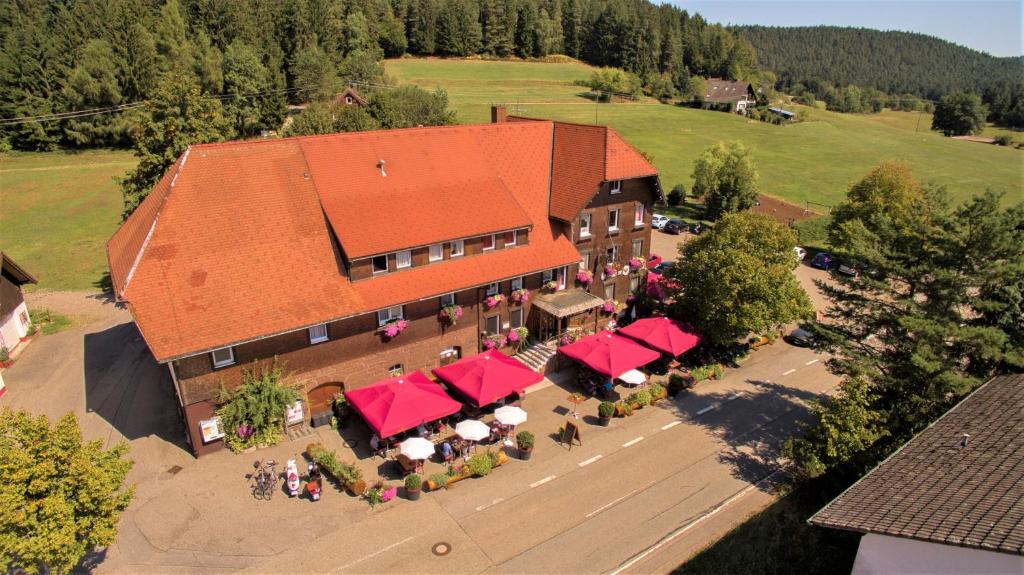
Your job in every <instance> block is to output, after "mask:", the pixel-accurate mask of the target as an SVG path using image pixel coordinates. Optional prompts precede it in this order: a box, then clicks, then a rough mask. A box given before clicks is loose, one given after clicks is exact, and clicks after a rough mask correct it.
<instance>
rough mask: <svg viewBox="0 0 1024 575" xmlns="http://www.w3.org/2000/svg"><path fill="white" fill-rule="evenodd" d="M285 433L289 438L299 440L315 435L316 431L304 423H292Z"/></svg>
mask: <svg viewBox="0 0 1024 575" xmlns="http://www.w3.org/2000/svg"><path fill="white" fill-rule="evenodd" d="M285 433H286V434H287V435H288V439H289V440H291V441H298V440H300V439H304V438H306V437H309V436H310V435H313V434H314V433H316V431H315V430H314V429H313V428H312V427H310V426H308V425H306V424H305V423H303V424H302V425H292V426H290V427H288V429H287V431H286V432H285Z"/></svg>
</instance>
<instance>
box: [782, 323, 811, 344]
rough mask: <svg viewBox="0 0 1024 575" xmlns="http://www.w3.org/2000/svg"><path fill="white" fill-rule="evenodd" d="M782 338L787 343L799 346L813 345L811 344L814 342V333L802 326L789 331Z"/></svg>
mask: <svg viewBox="0 0 1024 575" xmlns="http://www.w3.org/2000/svg"><path fill="white" fill-rule="evenodd" d="M782 339H784V340H785V341H786V343H788V344H790V345H795V346H797V347H811V344H812V343H814V334H812V333H811V332H809V331H807V330H806V329H804V328H802V327H798V328H796V329H794V330H793V331H791V332H789V335H787V336H786V337H784V338H782Z"/></svg>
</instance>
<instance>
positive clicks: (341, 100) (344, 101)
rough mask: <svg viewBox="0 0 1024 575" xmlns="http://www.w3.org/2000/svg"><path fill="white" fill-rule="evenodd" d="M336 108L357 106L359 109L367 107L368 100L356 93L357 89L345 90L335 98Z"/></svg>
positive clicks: (348, 88) (349, 88) (350, 87)
mask: <svg viewBox="0 0 1024 575" xmlns="http://www.w3.org/2000/svg"><path fill="white" fill-rule="evenodd" d="M334 105H335V106H357V107H359V108H365V107H366V100H364V99H363V97H362V96H360V95H359V92H356V89H355V88H353V87H352V86H349V87H347V88H345V89H344V90H343V91H341V92H338V93H337V94H336V95H335V96H334Z"/></svg>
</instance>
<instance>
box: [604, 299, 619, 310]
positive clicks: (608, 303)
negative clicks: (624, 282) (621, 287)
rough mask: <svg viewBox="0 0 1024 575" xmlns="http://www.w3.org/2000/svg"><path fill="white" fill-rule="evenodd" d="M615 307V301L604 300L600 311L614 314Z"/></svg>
mask: <svg viewBox="0 0 1024 575" xmlns="http://www.w3.org/2000/svg"><path fill="white" fill-rule="evenodd" d="M615 307H616V303H615V300H611V299H610V300H605V302H604V305H603V306H601V309H602V310H603V311H604V313H615Z"/></svg>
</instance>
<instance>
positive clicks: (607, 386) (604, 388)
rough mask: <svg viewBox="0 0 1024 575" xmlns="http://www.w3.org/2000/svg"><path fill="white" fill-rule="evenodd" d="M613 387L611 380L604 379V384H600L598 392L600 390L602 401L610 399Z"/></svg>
mask: <svg viewBox="0 0 1024 575" xmlns="http://www.w3.org/2000/svg"><path fill="white" fill-rule="evenodd" d="M614 387H615V385H614V384H613V383H612V380H610V379H606V380H605V381H604V383H602V384H601V388H600V390H601V397H602V398H604V399H608V398H609V397H611V396H612V389H613V388H614Z"/></svg>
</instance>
